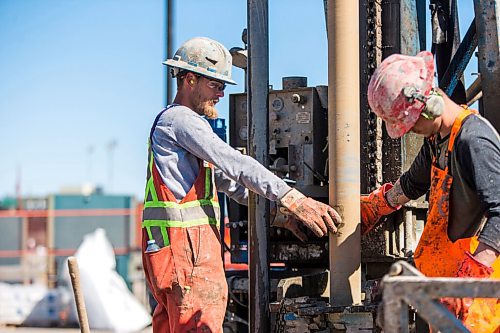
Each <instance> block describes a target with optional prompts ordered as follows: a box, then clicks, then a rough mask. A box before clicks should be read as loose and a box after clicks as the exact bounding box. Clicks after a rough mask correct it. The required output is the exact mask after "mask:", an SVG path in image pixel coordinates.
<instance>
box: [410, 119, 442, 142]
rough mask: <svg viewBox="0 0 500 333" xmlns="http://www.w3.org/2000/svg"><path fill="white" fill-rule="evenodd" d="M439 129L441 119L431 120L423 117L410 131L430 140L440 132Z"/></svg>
mask: <svg viewBox="0 0 500 333" xmlns="http://www.w3.org/2000/svg"><path fill="white" fill-rule="evenodd" d="M439 127H440V120H439V118H438V119H434V120H430V119H426V118H424V117H423V116H420V117H419V118H418V120H417V122H416V123H415V125H414V126H413V127H412V129H411V130H410V131H411V132H413V133H415V134H418V135H422V136H424V137H426V138H428V137H430V136H432V135H434V134H437V133H438V132H439Z"/></svg>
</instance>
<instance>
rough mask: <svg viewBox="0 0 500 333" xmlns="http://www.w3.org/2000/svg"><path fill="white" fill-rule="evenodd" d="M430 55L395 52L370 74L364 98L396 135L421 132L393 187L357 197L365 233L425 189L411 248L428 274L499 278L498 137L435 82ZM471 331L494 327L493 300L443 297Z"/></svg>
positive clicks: (499, 310)
mask: <svg viewBox="0 0 500 333" xmlns="http://www.w3.org/2000/svg"><path fill="white" fill-rule="evenodd" d="M433 81H434V59H433V56H432V54H431V53H430V52H420V53H419V54H417V55H416V56H407V55H401V54H394V55H391V56H389V57H388V58H387V59H385V60H384V61H383V62H382V63H381V64H380V66H379V67H378V68H377V70H376V71H375V72H374V74H373V76H372V78H371V80H370V83H369V85H368V102H369V104H370V107H371V109H372V110H373V112H375V114H377V116H379V117H380V118H382V119H383V120H384V122H385V124H386V128H387V133H388V134H389V136H390V137H392V138H399V137H401V136H403V135H404V134H406V133H408V132H410V131H411V132H414V133H416V134H419V135H422V136H424V137H425V139H424V144H423V146H422V148H421V150H420V152H419V154H418V155H417V157H416V158H415V160H414V161H413V163H412V165H411V167H410V169H409V170H408V171H406V172H405V173H404V174H403V175H401V177H400V178H399V179H398V180H397V181H396V183H395V184H394V185H392V184H389V183H388V184H384V185H383V186H381V187H380V188H379V189H377V190H375V191H373V192H372V193H370V194H369V195H367V196H362V198H361V218H362V233H363V234H366V233H368V232H369V231H370V230H371V229H373V228H374V227H375V226H376V225H377V223H378V222H379V220H380V218H381V217H382V216H384V215H388V214H390V213H392V212H394V211H396V210H397V209H399V208H400V207H401V206H402V205H404V204H405V203H407V202H409V201H410V200H414V199H417V198H419V197H420V196H422V195H424V194H426V193H427V191H430V195H429V211H428V216H427V223H426V224H425V227H424V231H423V233H422V236H421V238H420V240H419V243H418V246H417V248H416V250H415V253H414V259H415V264H416V267H417V268H418V269H419V270H420V271H422V272H423V273H424V274H425V275H426V276H429V277H463V278H465V277H474V278H490V279H499V278H500V260H499V259H498V257H499V253H500V227H499V226H500V142H499V136H498V132H497V131H496V130H495V129H494V128H493V127H492V126H491V124H490V123H489V122H488V121H487V120H485V119H484V118H482V117H481V116H479V115H478V114H477V112H476V111H474V110H469V109H468V108H467V106H463V105H458V104H456V103H454V102H453V101H452V100H451V99H450V98H449V97H448V96H446V94H445V93H444V92H443V91H442V90H440V89H439V88H435V87H433ZM442 302H443V303H444V304H445V305H447V306H448V308H449V309H450V311H452V312H453V313H454V314H455V315H456V317H457V318H459V319H460V320H461V321H462V322H463V323H464V325H465V326H466V327H467V328H468V329H469V330H470V331H471V332H496V330H498V329H499V326H500V303H499V302H498V300H496V299H474V300H472V299H450V298H446V299H443V300H442Z"/></svg>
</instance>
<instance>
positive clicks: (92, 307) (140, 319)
mask: <svg viewBox="0 0 500 333" xmlns="http://www.w3.org/2000/svg"><path fill="white" fill-rule="evenodd" d="M75 257H76V259H77V262H78V266H79V269H80V280H81V287H82V292H83V295H84V298H85V305H86V307H87V315H88V319H89V326H90V328H91V329H102V330H112V331H115V332H137V331H140V330H141V329H143V328H144V327H146V326H148V325H149V324H150V323H151V316H150V315H149V313H148V312H147V311H146V308H145V307H144V306H143V305H142V304H141V303H139V301H138V300H137V299H136V298H135V297H134V295H133V294H132V293H131V292H130V291H129V289H128V288H127V285H126V284H125V281H124V280H123V278H122V277H121V276H120V275H119V274H118V273H117V272H116V270H115V268H116V262H115V255H114V252H113V247H112V246H111V243H110V242H109V240H108V239H107V237H106V232H105V231H104V229H96V230H95V231H94V232H93V233H91V234H88V235H86V236H85V237H84V239H83V242H82V244H81V245H80V247H79V248H78V250H77V251H76V254H75ZM66 267H67V265H66ZM63 279H65V280H66V282H67V284H68V285H69V286H71V281H70V279H69V274H68V273H67V272H66V274H64V277H63ZM75 311H76V309H75Z"/></svg>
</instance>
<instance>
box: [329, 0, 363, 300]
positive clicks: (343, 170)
mask: <svg viewBox="0 0 500 333" xmlns="http://www.w3.org/2000/svg"><path fill="white" fill-rule="evenodd" d="M327 15H328V141H329V142H328V147H329V149H328V160H329V183H330V188H329V196H330V198H329V199H330V205H332V206H333V207H335V208H336V209H338V210H339V213H340V214H341V216H342V218H343V223H344V226H343V227H342V228H341V229H340V233H339V234H337V235H330V242H329V244H330V272H331V274H330V302H331V303H332V305H338V306H348V305H352V304H359V303H361V235H360V223H359V222H360V211H359V204H360V198H359V197H360V146H359V112H360V111H359V110H360V102H359V94H360V91H359V3H358V1H352V0H342V1H334V0H329V1H328V11H327Z"/></svg>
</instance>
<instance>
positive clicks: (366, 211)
mask: <svg viewBox="0 0 500 333" xmlns="http://www.w3.org/2000/svg"><path fill="white" fill-rule="evenodd" d="M392 186H393V185H392V184H390V183H386V184H384V185H382V186H381V187H380V188H378V189H376V190H375V191H373V192H372V193H370V194H369V195H362V196H361V235H366V234H367V233H368V232H370V230H372V229H373V228H374V227H375V226H376V225H377V223H378V221H379V220H380V218H381V217H382V216H384V215H389V214H391V213H393V212H395V211H396V210H398V209H399V208H401V206H398V207H392V206H390V205H389V203H388V202H387V199H386V198H385V194H386V193H387V191H389V190H390V189H391V188H392Z"/></svg>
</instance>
